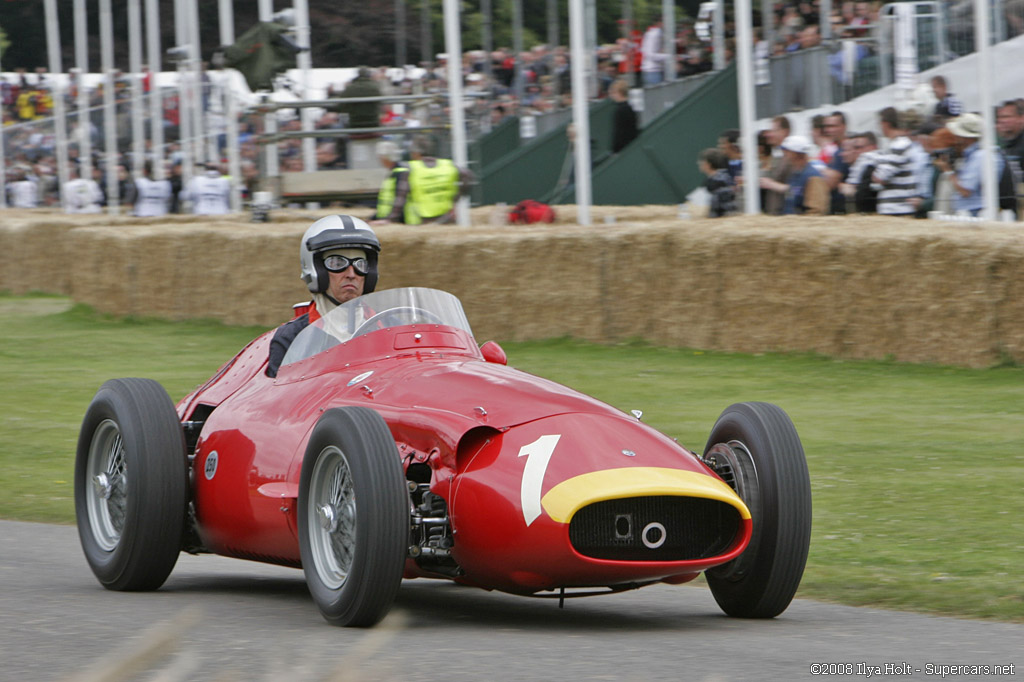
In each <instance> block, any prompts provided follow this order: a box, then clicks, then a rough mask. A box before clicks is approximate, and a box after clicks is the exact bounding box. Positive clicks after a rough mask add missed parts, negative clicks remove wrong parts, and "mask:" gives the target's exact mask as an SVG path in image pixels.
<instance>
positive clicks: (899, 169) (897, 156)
mask: <svg viewBox="0 0 1024 682" xmlns="http://www.w3.org/2000/svg"><path fill="white" fill-rule="evenodd" d="M878 118H879V123H880V125H881V128H882V134H883V135H884V136H885V137H887V138H889V150H888V152H886V153H885V154H883V155H881V156H880V157H879V159H878V163H877V164H876V166H875V172H874V174H872V176H871V180H872V182H873V183H874V184H875V185H876V189H877V190H878V213H879V214H880V215H891V216H912V215H914V212H915V211H916V210H917V205H916V202H914V201H913V199H914V198H916V197H917V177H916V176H915V175H914V171H915V160H916V155H915V153H914V150H913V149H912V147H913V146H914V143H913V141H912V140H911V139H910V138H909V137H907V131H906V130H904V128H903V125H902V122H901V120H900V114H899V112H898V111H896V109H895V108H894V107H886V108H885V109H882V111H881V112H879V115H878Z"/></svg>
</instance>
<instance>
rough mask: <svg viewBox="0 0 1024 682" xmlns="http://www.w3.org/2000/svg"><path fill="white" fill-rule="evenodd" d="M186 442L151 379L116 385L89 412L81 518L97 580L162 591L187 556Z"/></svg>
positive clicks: (80, 480) (78, 462)
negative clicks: (183, 540) (184, 541)
mask: <svg viewBox="0 0 1024 682" xmlns="http://www.w3.org/2000/svg"><path fill="white" fill-rule="evenodd" d="M188 494H189V491H188V459H187V457H186V455H185V436H184V433H183V431H182V427H181V422H180V421H179V420H178V414H177V411H176V410H175V408H174V403H173V402H171V398H170V396H168V395H167V392H166V391H165V390H164V389H163V387H162V386H160V384H158V383H157V382H155V381H152V380H149V379H114V380H111V381H108V382H106V383H105V384H103V386H101V387H100V390H99V391H98V392H97V393H96V396H95V397H94V398H93V400H92V402H91V403H90V404H89V408H88V410H86V413H85V418H84V419H83V420H82V429H81V431H80V433H79V437H78V449H77V453H76V455H75V516H76V517H77V520H78V535H79V538H80V539H81V542H82V550H83V551H84V553H85V558H86V561H87V562H88V563H89V567H90V568H91V569H92V571H93V574H95V576H96V578H97V579H98V580H99V581H100V583H101V584H102V585H103V586H104V587H106V588H108V589H111V590H155V589H157V588H158V587H160V586H161V585H162V584H163V583H164V581H165V580H166V579H167V576H168V575H170V573H171V571H172V570H173V568H174V565H175V563H177V560H178V553H179V552H180V550H181V538H182V534H183V529H184V525H185V515H186V510H187V507H188Z"/></svg>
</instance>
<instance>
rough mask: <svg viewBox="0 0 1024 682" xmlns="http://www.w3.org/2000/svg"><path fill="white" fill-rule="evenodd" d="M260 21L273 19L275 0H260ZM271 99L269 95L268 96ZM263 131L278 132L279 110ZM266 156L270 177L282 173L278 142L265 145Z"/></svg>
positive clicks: (266, 120)
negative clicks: (279, 163)
mask: <svg viewBox="0 0 1024 682" xmlns="http://www.w3.org/2000/svg"><path fill="white" fill-rule="evenodd" d="M259 7H260V21H261V22H267V21H271V20H272V19H273V14H274V3H273V0H260V5H259ZM268 99H269V96H268ZM263 126H264V130H263V132H264V133H266V134H267V135H276V134H277V112H276V111H271V112H270V113H268V114H266V115H265V116H264V117H263ZM263 151H264V154H265V156H264V158H265V159H266V161H267V164H266V165H267V167H266V168H265V169H264V170H265V173H266V176H267V177H268V178H276V177H278V176H279V175H280V170H279V168H278V156H277V142H270V143H268V144H266V145H264V146H263Z"/></svg>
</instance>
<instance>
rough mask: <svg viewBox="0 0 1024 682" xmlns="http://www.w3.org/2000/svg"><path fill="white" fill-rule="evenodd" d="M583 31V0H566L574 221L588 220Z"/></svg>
mask: <svg viewBox="0 0 1024 682" xmlns="http://www.w3.org/2000/svg"><path fill="white" fill-rule="evenodd" d="M585 36H586V33H585V31H584V27H583V0H569V49H570V51H571V55H572V56H571V58H572V120H573V125H575V126H576V145H575V147H576V173H575V175H576V216H577V217H576V220H577V222H578V223H579V224H580V225H584V226H589V225H590V224H591V221H590V202H591V199H590V189H591V188H590V117H589V111H588V107H587V104H588V100H587V74H586V62H587V54H586V45H585V44H586V38H585Z"/></svg>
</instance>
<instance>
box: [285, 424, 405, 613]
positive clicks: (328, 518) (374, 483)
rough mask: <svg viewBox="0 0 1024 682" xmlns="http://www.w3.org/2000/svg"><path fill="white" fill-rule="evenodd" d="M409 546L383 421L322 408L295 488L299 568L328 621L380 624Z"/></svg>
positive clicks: (400, 482)
mask: <svg viewBox="0 0 1024 682" xmlns="http://www.w3.org/2000/svg"><path fill="white" fill-rule="evenodd" d="M408 547H409V498H408V490H407V488H406V483H405V475H404V473H403V472H402V464H401V459H400V457H399V454H398V448H397V447H395V441H394V439H393V438H392V437H391V432H390V431H389V430H388V426H387V424H386V423H385V422H384V419H383V418H382V417H381V416H380V415H379V414H377V413H376V412H374V411H373V410H370V409H367V408H364V407H338V408H334V409H330V410H327V411H326V412H324V414H323V415H321V417H320V419H319V420H318V421H317V423H316V426H315V427H313V433H312V434H311V435H310V438H309V444H308V445H307V446H306V454H305V457H304V459H303V461H302V479H301V483H300V486H299V550H300V552H301V554H302V568H303V571H304V572H305V574H306V584H307V586H308V587H309V592H310V594H311V595H312V596H313V601H314V602H315V603H316V606H317V608H318V609H320V613H321V614H323V617H324V618H325V619H326V620H327V622H329V623H331V624H332V625H345V626H351V627H369V626H371V625H375V624H376V623H378V622H380V620H381V619H382V618H384V616H385V615H387V612H388V611H389V610H390V608H391V605H392V603H393V602H394V600H395V596H396V595H397V594H398V588H399V586H400V585H401V583H402V573H403V570H404V567H405V557H406V552H407V551H408Z"/></svg>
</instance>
